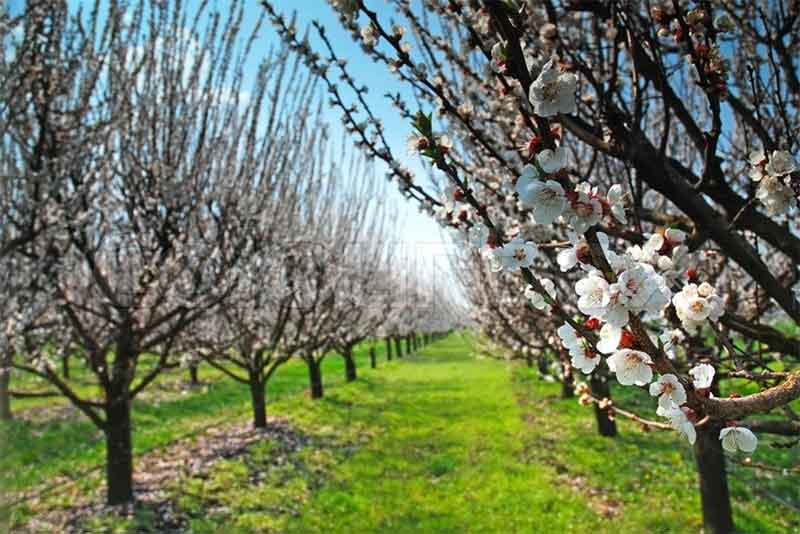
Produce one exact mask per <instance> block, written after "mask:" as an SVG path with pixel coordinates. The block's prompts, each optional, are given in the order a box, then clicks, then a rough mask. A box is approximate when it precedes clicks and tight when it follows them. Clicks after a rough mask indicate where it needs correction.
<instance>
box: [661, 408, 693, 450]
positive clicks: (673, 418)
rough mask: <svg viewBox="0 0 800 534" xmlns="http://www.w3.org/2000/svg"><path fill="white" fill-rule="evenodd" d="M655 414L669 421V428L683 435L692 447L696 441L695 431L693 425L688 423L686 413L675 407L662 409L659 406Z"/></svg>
mask: <svg viewBox="0 0 800 534" xmlns="http://www.w3.org/2000/svg"><path fill="white" fill-rule="evenodd" d="M656 413H657V414H658V415H660V416H661V417H666V418H667V419H669V424H670V426H671V427H672V428H674V429H675V430H677V431H678V432H680V433H681V434H683V436H684V437H685V438H686V439H687V440H688V441H689V443H690V444H692V445H694V442H695V441H696V440H697V430H695V428H694V424H693V423H692V422H691V421H689V418H688V417H687V416H686V412H684V411H683V410H682V409H681V408H679V407H677V406H670V407H669V408H662V407H661V406H659V407H658V410H656Z"/></svg>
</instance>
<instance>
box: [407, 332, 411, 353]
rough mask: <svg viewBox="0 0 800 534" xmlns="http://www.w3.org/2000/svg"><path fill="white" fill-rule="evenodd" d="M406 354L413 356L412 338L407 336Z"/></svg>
mask: <svg viewBox="0 0 800 534" xmlns="http://www.w3.org/2000/svg"><path fill="white" fill-rule="evenodd" d="M406 354H411V336H406Z"/></svg>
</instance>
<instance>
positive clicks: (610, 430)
mask: <svg viewBox="0 0 800 534" xmlns="http://www.w3.org/2000/svg"><path fill="white" fill-rule="evenodd" d="M601 372H602V371H600V370H599V369H596V370H595V372H593V373H592V377H591V379H590V380H589V386H590V387H591V389H592V394H594V396H595V397H597V398H598V399H603V398H608V399H610V398H611V389H610V388H609V386H608V379H607V378H606V377H605V376H601ZM594 417H595V420H596V421H597V431H598V432H599V433H600V435H601V436H605V437H607V438H613V437H615V436H616V435H617V423H616V421H614V419H613V418H611V417H610V414H609V408H601V407H600V405H599V404H598V403H595V404H594Z"/></svg>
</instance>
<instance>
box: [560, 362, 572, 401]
mask: <svg viewBox="0 0 800 534" xmlns="http://www.w3.org/2000/svg"><path fill="white" fill-rule="evenodd" d="M561 370H562V371H561V375H562V379H561V398H562V399H571V398H572V397H574V396H575V376H574V375H573V374H572V365H570V363H569V360H561Z"/></svg>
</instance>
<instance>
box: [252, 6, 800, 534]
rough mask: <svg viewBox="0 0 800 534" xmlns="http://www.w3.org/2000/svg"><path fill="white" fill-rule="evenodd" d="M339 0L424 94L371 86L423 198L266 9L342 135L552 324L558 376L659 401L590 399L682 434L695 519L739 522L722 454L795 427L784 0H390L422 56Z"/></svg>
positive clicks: (789, 23) (356, 109)
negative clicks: (603, 382) (343, 127)
mask: <svg viewBox="0 0 800 534" xmlns="http://www.w3.org/2000/svg"><path fill="white" fill-rule="evenodd" d="M331 3H332V5H333V6H334V7H335V8H336V9H337V10H338V11H339V13H340V15H341V20H342V24H343V25H344V27H345V28H346V29H348V30H349V31H350V32H351V34H352V36H353V38H354V40H356V41H357V42H359V43H361V45H362V47H363V49H364V52H365V54H366V55H368V56H369V57H371V58H372V59H373V60H374V61H375V62H377V63H380V64H384V65H386V66H387V67H388V69H389V70H390V71H391V72H393V73H394V74H395V76H396V77H397V78H398V79H399V80H400V81H401V82H403V83H405V84H406V86H407V87H408V93H409V94H411V95H413V98H414V99H416V100H417V101H419V102H423V107H424V108H425V109H424V110H423V111H419V112H418V111H417V110H416V109H412V108H411V107H410V104H409V100H410V99H409V98H408V96H407V95H403V94H394V95H392V94H389V95H387V98H389V99H390V100H391V102H392V103H393V104H394V105H395V106H396V108H397V110H398V112H399V113H400V114H401V115H403V116H405V117H406V118H407V119H408V121H409V124H410V125H411V129H412V133H411V134H410V136H409V142H408V147H409V148H410V149H411V150H412V151H413V152H414V153H415V154H419V155H421V156H422V157H423V158H424V159H425V161H427V162H428V163H429V164H430V166H431V168H432V169H435V170H436V172H437V173H438V174H437V176H438V179H439V180H441V183H440V184H439V187H438V188H431V187H428V186H426V185H425V183H424V182H420V181H417V180H415V179H414V176H413V175H412V173H411V172H410V171H409V170H408V168H407V167H405V166H404V165H403V164H402V162H401V160H400V157H399V156H398V155H397V154H396V152H395V151H393V149H392V147H391V146H390V145H389V143H388V142H387V140H386V136H385V135H384V134H385V132H384V129H383V125H382V123H381V121H380V120H379V119H378V118H377V117H376V116H375V115H374V114H373V112H372V111H371V110H370V109H369V106H368V104H367V102H366V100H365V98H364V92H365V88H364V87H363V86H361V85H360V84H359V82H357V81H356V80H354V79H353V77H352V76H351V75H350V74H349V72H348V70H347V64H346V61H343V60H342V59H341V58H339V57H338V56H337V54H336V50H335V49H334V47H333V46H332V45H331V43H330V41H329V40H328V39H327V35H326V33H325V30H324V28H322V27H320V26H319V25H317V29H318V34H319V35H318V38H319V39H318V42H319V43H320V51H316V50H314V49H313V48H312V45H311V44H310V41H308V40H302V41H301V40H299V39H298V38H297V37H296V35H297V34H296V32H292V31H291V30H290V28H289V24H288V23H287V22H286V20H285V18H283V17H282V16H281V15H280V14H279V13H277V12H276V10H275V8H274V7H272V6H271V4H270V3H269V2H268V1H265V2H264V5H265V7H266V9H267V11H268V13H269V14H270V16H271V18H272V20H273V22H274V24H275V25H276V27H277V29H278V31H279V32H280V33H281V34H282V35H283V36H284V37H285V38H286V39H287V40H289V41H290V42H292V45H293V46H294V47H296V48H297V49H298V50H299V51H301V52H303V53H304V54H305V55H306V57H307V61H308V64H309V67H310V68H311V69H312V70H313V71H314V72H317V73H319V74H320V76H321V77H322V78H323V80H324V81H325V82H326V85H327V88H328V91H329V94H330V97H331V102H332V104H333V105H334V106H335V107H337V108H339V110H340V111H341V113H342V115H343V119H344V121H345V122H346V124H348V126H349V128H350V129H351V130H352V132H353V135H354V136H355V138H356V141H357V143H358V144H359V145H360V146H361V147H362V148H363V149H364V150H366V151H367V152H368V153H369V154H371V155H372V156H374V157H376V158H380V159H382V160H384V161H385V162H386V164H387V165H388V166H389V168H390V169H391V179H392V180H394V181H396V182H397V183H398V185H399V187H400V189H401V191H403V192H404V193H405V195H406V196H407V197H408V198H409V199H410V200H412V201H416V202H418V203H419V204H420V206H421V208H422V209H423V210H425V211H428V212H429V213H430V214H431V215H432V216H434V217H436V218H437V220H439V221H441V223H442V224H443V225H444V226H446V227H448V228H451V229H453V230H454V231H455V232H456V233H457V235H458V238H457V239H458V241H459V242H460V243H463V244H464V246H465V247H474V248H476V249H477V250H478V251H479V253H480V255H481V256H482V257H483V258H484V261H486V262H488V263H489V265H490V266H491V268H492V269H493V270H495V271H498V272H502V273H503V275H504V276H506V275H508V274H513V275H515V276H517V277H519V279H520V280H521V281H522V283H518V282H517V283H515V285H516V287H517V291H518V294H519V295H520V296H519V297H518V299H519V300H522V299H527V300H529V301H530V306H532V307H534V308H537V309H541V311H542V313H543V314H545V316H546V317H547V318H548V319H547V320H549V321H550V324H551V325H550V326H549V327H548V330H549V331H551V332H552V331H555V332H556V333H557V336H558V338H559V340H560V341H559V343H560V344H561V345H562V346H563V348H564V349H565V350H566V351H567V352H568V354H569V357H570V364H571V366H572V367H574V368H577V369H579V370H580V372H581V373H583V374H588V375H590V376H591V377H593V378H594V377H597V376H598V373H600V374H602V373H606V372H608V373H610V376H613V377H614V379H615V381H616V382H617V383H618V384H620V385H621V386H626V387H638V388H643V389H646V390H647V391H648V392H649V393H650V394H651V395H652V396H653V397H654V399H653V401H654V410H655V411H656V415H657V416H658V417H661V418H663V422H660V421H654V420H651V419H648V418H643V417H642V416H641V415H639V414H636V413H634V412H633V411H631V410H625V409H622V408H621V407H613V405H610V403H609V402H608V399H607V398H606V396H604V395H602V394H600V396H598V395H597V392H596V391H595V392H594V393H592V392H587V391H586V390H583V389H582V393H583V394H584V395H586V396H587V397H585V398H587V399H588V401H589V402H597V403H603V405H604V406H605V407H606V408H607V409H610V410H612V411H613V413H614V414H615V415H620V416H628V417H631V418H633V419H635V420H637V421H639V422H643V421H644V422H645V423H646V424H647V425H648V426H649V427H650V428H672V429H675V430H677V431H678V432H680V433H681V434H682V435H683V436H685V438H686V439H687V440H688V441H689V443H690V444H692V445H693V447H694V454H695V457H696V460H697V467H698V473H699V477H700V491H701V497H702V504H703V515H704V521H705V524H706V526H707V528H708V529H709V530H711V531H713V532H729V531H731V530H732V529H733V522H732V513H731V507H730V499H729V495H728V487H727V480H726V473H725V454H724V453H725V452H727V453H729V454H737V453H740V452H741V453H744V454H750V453H752V452H753V451H754V449H755V448H756V446H757V441H758V440H757V438H756V433H759V432H760V433H762V434H767V433H776V434H783V435H798V434H800V417H798V415H797V414H796V413H795V411H794V409H793V405H792V403H793V401H795V400H796V399H798V398H800V371H798V367H797V361H798V360H797V358H798V346H800V344H798V339H797V337H796V333H793V332H796V331H797V326H798V321H800V304H798V300H797V298H798V294H797V291H794V290H793V289H792V288H793V286H794V284H795V283H796V281H797V276H798V273H797V265H798V261H800V238H798V237H797V236H798V232H797V226H796V218H797V214H798V212H797V201H796V200H797V195H798V194H800V170H798V168H797V164H796V162H795V154H796V152H797V150H798V148H799V147H798V138H797V131H798V123H797V120H798V119H797V113H796V110H797V106H798V102H800V83H798V79H800V78H799V76H798V65H797V64H796V59H795V58H796V56H797V50H798V46H800V43H798V40H797V39H796V38H795V37H794V36H796V35H797V34H798V23H800V22H799V21H800V16H799V15H800V11H798V10H799V9H800V8H799V7H798V6H797V5H796V4H794V3H788V4H787V3H786V2H774V3H770V4H767V5H764V4H753V3H744V2H735V1H724V2H721V3H719V4H718V5H717V4H715V5H713V6H712V5H711V4H709V3H707V2H689V3H679V2H656V3H651V4H636V3H633V4H631V3H620V2H610V3H609V2H595V1H592V0H589V1H575V2H573V1H563V2H561V1H552V0H541V1H539V0H537V1H521V0H480V1H478V0H475V1H469V2H467V1H461V0H448V1H439V0H424V1H423V2H422V9H423V11H424V14H423V12H422V11H415V10H414V9H413V8H412V6H411V3H410V2H408V1H407V0H397V1H395V2H393V3H392V4H393V6H394V11H395V14H396V15H397V16H398V18H400V19H403V20H405V21H406V23H407V25H408V26H410V28H411V32H412V34H413V37H414V39H415V41H416V42H417V43H418V44H419V47H418V48H419V50H414V48H413V47H412V45H411V40H409V39H406V33H407V30H406V29H405V28H404V27H403V26H401V25H398V24H395V25H394V26H391V27H390V26H389V25H388V24H387V23H386V21H385V20H383V17H379V15H378V13H377V12H376V11H375V10H374V9H375V8H374V6H372V4H373V2H367V1H363V0H333V1H332V2H331ZM734 42H735V46H732V43H734ZM334 77H338V78H339V80H341V82H343V83H339V84H337V83H334V82H333V79H334ZM437 191H442V192H443V194H440V193H438V192H437ZM551 250H557V251H558V252H557V253H550V251H551ZM543 272H550V273H553V274H555V273H557V274H558V279H557V280H551V282H550V283H546V282H545V281H544V279H543V278H542V276H541V273H543ZM550 278H554V277H550ZM566 282H568V283H566ZM515 301H516V300H515ZM480 311H481V312H483V313H492V312H491V311H490V310H485V309H481V310H480ZM781 321H782V322H783V323H784V324H789V325H791V328H789V329H786V328H779V326H780V324H779V323H780V322H781ZM744 388H746V390H747V393H746V394H745V393H740V392H739V391H737V390H739V389H742V391H744ZM764 414H769V417H763V415H764Z"/></svg>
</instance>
